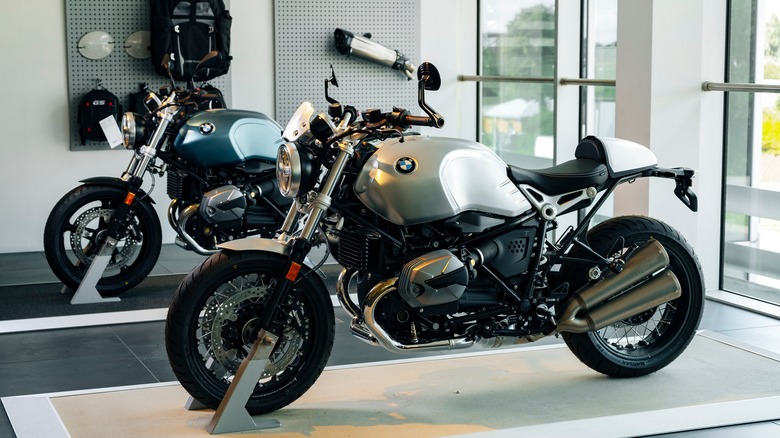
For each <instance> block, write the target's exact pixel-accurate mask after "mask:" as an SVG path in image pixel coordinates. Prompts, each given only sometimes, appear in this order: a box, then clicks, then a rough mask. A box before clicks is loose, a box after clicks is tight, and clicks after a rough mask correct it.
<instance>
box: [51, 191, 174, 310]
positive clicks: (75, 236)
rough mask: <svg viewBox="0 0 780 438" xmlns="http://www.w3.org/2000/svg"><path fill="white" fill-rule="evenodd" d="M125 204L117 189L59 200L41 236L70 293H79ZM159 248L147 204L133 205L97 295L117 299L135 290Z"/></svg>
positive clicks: (155, 225) (54, 268) (73, 193)
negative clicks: (117, 210)
mask: <svg viewBox="0 0 780 438" xmlns="http://www.w3.org/2000/svg"><path fill="white" fill-rule="evenodd" d="M124 198H125V191H124V190H122V189H120V188H118V187H113V186H100V185H82V186H79V187H77V188H75V189H73V190H72V191H71V192H70V193H68V194H67V195H65V196H64V197H63V198H62V199H60V201H59V202H58V203H57V205H56V206H55V207H54V209H53V210H52V212H51V213H50V214H49V218H48V220H47V221H46V227H45V228H44V233H43V248H44V252H45V253H46V261H47V262H48V263H49V267H51V270H52V271H54V274H55V275H56V276H57V278H59V279H60V281H62V282H63V284H65V285H66V286H68V287H69V288H71V289H77V288H78V286H79V283H81V279H82V278H84V275H85V273H86V271H87V268H88V267H89V265H90V264H91V263H92V260H93V259H94V258H95V255H96V254H97V252H98V251H99V250H100V247H101V245H102V244H103V242H104V241H105V239H106V232H107V230H108V225H109V223H110V221H111V220H112V219H113V217H114V211H115V209H116V207H117V205H119V204H120V203H121V202H123V201H124ZM161 245H162V230H161V229H160V219H159V218H158V217H157V212H155V211H154V209H153V208H152V206H151V205H150V204H149V203H148V202H145V201H136V202H135V203H134V205H133V206H132V208H131V217H130V220H129V222H128V226H127V228H126V229H124V230H122V235H121V236H120V239H119V242H118V243H117V246H116V248H115V249H114V252H113V254H112V255H111V260H110V261H109V264H108V266H107V267H106V269H105V271H104V272H103V277H102V278H101V279H100V281H98V284H97V289H98V290H99V291H100V292H101V293H102V294H103V295H118V294H120V293H122V292H124V291H126V290H128V289H131V288H132V287H134V286H136V285H137V284H138V283H140V282H141V281H142V280H143V279H144V278H146V276H147V275H149V272H150V271H151V270H152V268H153V267H154V264H155V263H156V262H157V258H158V257H159V255H160V246H161Z"/></svg>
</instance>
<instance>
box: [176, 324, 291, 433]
mask: <svg viewBox="0 0 780 438" xmlns="http://www.w3.org/2000/svg"><path fill="white" fill-rule="evenodd" d="M278 339H279V337H278V336H276V335H274V334H273V333H269V332H266V331H265V330H261V331H260V333H258V335H257V340H256V341H255V343H254V344H253V345H252V350H251V351H250V352H249V355H247V357H246V358H244V360H243V362H241V365H240V366H239V367H238V372H236V375H235V377H234V378H233V381H232V382H230V386H229V387H228V390H227V392H225V397H224V398H223V399H222V402H221V403H220V404H219V407H218V408H217V412H215V413H214V417H212V419H211V422H210V423H209V425H208V427H207V428H206V430H208V432H209V433H210V434H212V435H214V434H219V433H231V432H246V431H250V430H258V429H271V428H274V427H279V426H281V423H280V422H279V420H275V419H270V420H264V421H260V422H256V421H255V420H254V419H253V418H252V417H251V416H250V415H249V412H247V410H246V403H247V402H248V401H249V397H250V396H251V395H252V392H253V391H254V389H255V385H257V381H258V380H260V377H261V376H262V375H263V371H264V370H265V366H266V364H267V363H268V358H269V357H270V356H271V351H273V348H274V345H276V341H277V340H278ZM185 407H186V408H187V409H198V408H200V407H202V405H200V403H198V402H197V401H195V400H194V399H192V398H190V400H189V401H188V402H187V405H186V406H185Z"/></svg>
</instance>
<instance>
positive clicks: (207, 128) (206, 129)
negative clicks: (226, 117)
mask: <svg viewBox="0 0 780 438" xmlns="http://www.w3.org/2000/svg"><path fill="white" fill-rule="evenodd" d="M215 129H216V127H215V126H214V124H213V123H209V122H206V123H202V124H201V125H200V133H201V134H203V135H209V134H211V133H212V132H214V130H215Z"/></svg>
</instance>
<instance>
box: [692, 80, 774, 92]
mask: <svg viewBox="0 0 780 438" xmlns="http://www.w3.org/2000/svg"><path fill="white" fill-rule="evenodd" d="M701 89H702V90H703V91H738V92H748V93H780V85H770V84H750V83H736V82H708V81H707V82H702V84H701Z"/></svg>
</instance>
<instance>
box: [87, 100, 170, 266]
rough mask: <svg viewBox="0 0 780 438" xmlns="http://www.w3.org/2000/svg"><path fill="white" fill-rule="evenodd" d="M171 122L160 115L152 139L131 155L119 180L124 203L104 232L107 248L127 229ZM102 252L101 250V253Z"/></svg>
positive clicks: (168, 115)
mask: <svg viewBox="0 0 780 438" xmlns="http://www.w3.org/2000/svg"><path fill="white" fill-rule="evenodd" d="M172 120H173V114H172V113H168V112H165V113H162V114H161V117H160V124H159V125H158V126H157V129H156V130H155V131H154V134H152V138H151V139H150V140H149V142H148V143H147V144H146V145H144V146H142V147H141V148H140V149H139V150H138V152H136V153H134V154H133V159H132V160H130V164H129V165H128V166H127V170H125V172H124V173H123V174H122V177H121V178H120V179H121V180H122V181H125V182H126V183H127V193H126V194H125V199H124V202H122V203H121V204H120V205H119V206H118V207H117V208H116V210H115V211H114V217H113V220H112V221H111V223H110V224H109V225H108V230H107V232H106V242H107V243H108V245H109V246H112V247H113V246H114V245H116V243H117V242H118V241H119V239H120V237H121V234H122V232H123V231H124V230H125V229H127V220H128V218H129V216H130V209H131V208H132V206H133V201H134V200H135V197H136V194H137V193H138V191H139V189H140V188H141V184H143V181H144V180H143V175H144V173H146V170H147V169H148V168H149V164H150V163H151V162H152V160H154V157H155V156H157V146H158V145H159V144H160V142H161V141H162V140H163V135H165V130H166V129H167V128H168V124H170V122H171V121H172ZM102 252H103V251H102V250H101V253H102Z"/></svg>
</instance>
